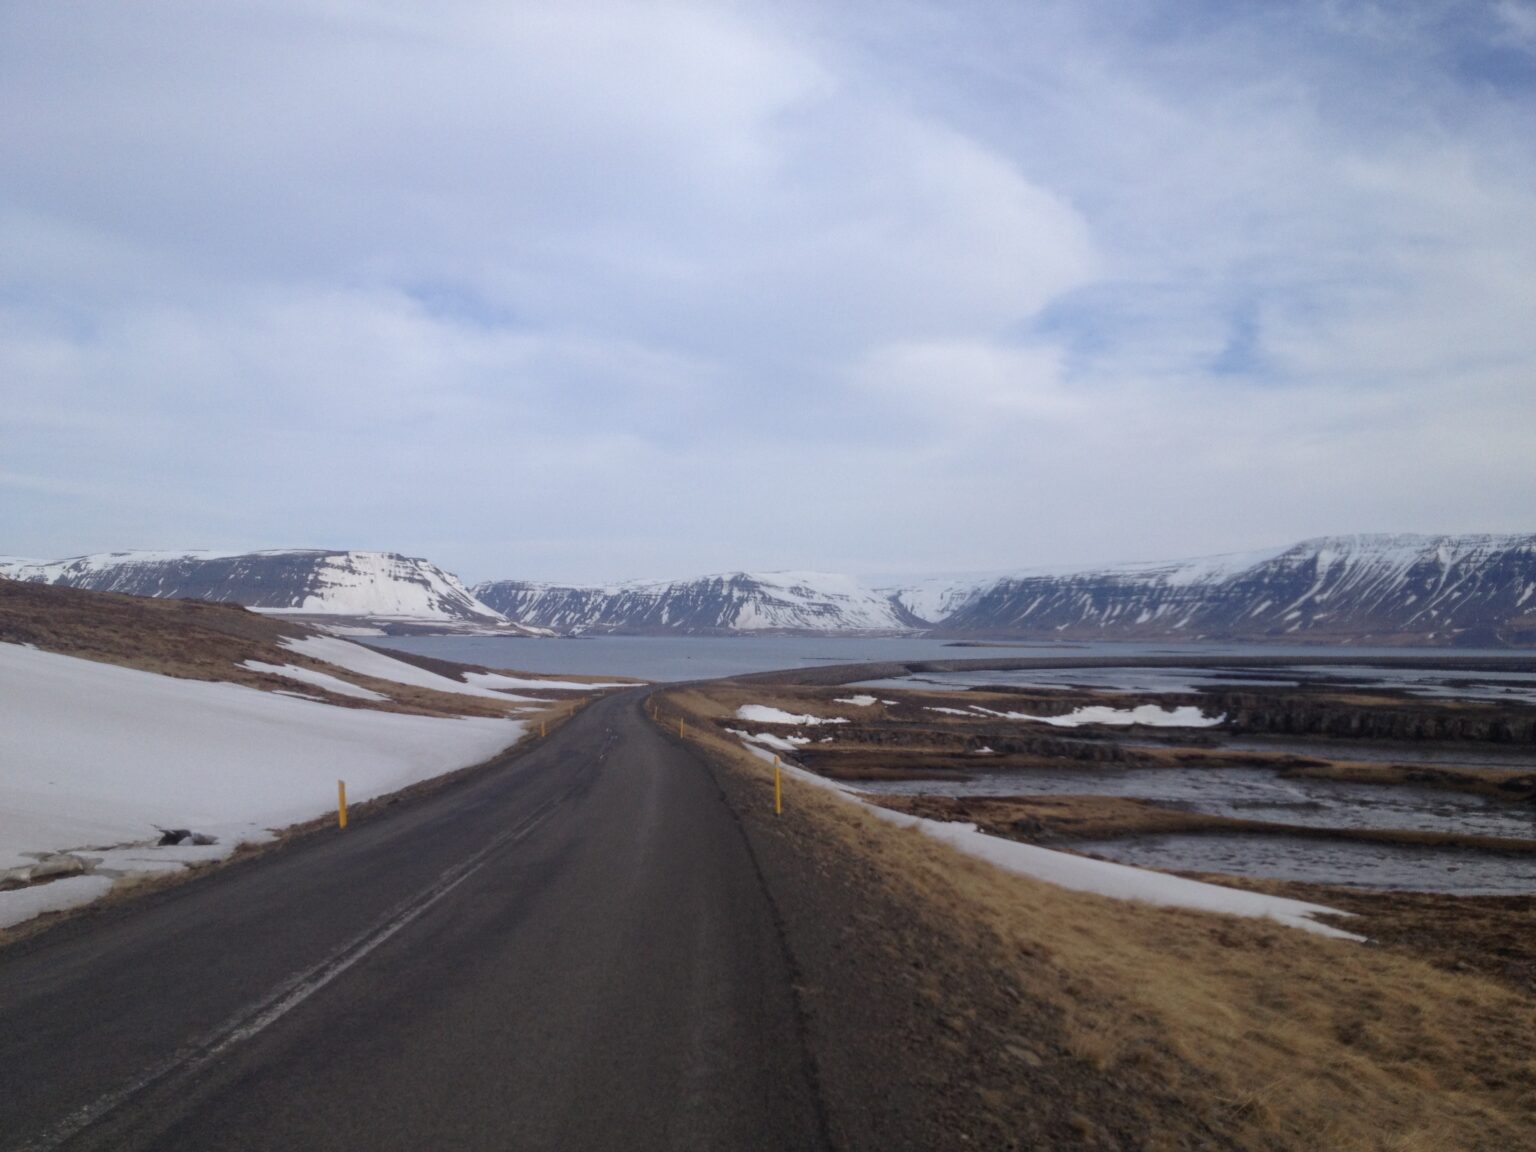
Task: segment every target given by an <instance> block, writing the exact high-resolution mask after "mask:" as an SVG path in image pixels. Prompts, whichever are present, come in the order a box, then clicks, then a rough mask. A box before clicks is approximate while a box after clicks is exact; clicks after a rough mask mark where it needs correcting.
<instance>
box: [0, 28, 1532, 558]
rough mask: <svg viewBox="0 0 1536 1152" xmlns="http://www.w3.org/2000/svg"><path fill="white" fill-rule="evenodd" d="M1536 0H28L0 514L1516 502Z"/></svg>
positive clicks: (1127, 525) (502, 514) (271, 538)
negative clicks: (235, 3)
mask: <svg viewBox="0 0 1536 1152" xmlns="http://www.w3.org/2000/svg"><path fill="white" fill-rule="evenodd" d="M1530 12H1531V8H1530V6H1529V5H1523V4H1515V3H1505V4H1495V5H1488V6H1482V7H1478V6H1467V5H1450V4H1447V5H1439V4H1426V5H1416V6H1413V8H1412V9H1409V10H1403V9H1400V8H1399V7H1397V6H1391V7H1388V6H1380V5H1372V4H1365V3H1336V4H1325V3H1319V4H1316V5H1309V6H1303V8H1301V9H1299V10H1296V11H1294V12H1290V11H1288V12H1287V13H1285V14H1274V13H1268V12H1265V11H1262V10H1253V9H1247V8H1244V9H1235V8H1231V7H1229V6H1226V5H1215V4H1208V3H1180V4H1174V3H1164V2H1161V0H1138V2H1136V3H1134V4H1126V5H1121V4H1116V5H1099V4H1091V5H1083V4H1070V5H1069V4H1042V5H1030V6H1028V7H1027V8H1012V7H1008V6H996V5H974V6H965V7H963V8H955V7H953V6H949V5H933V4H927V3H916V2H914V3H911V4H905V5H884V4H882V5H876V6H870V7H860V6H858V5H856V4H852V5H847V6H842V5H839V6H821V5H803V6H795V5H793V4H789V5H774V6H767V5H759V4H719V5H714V4H660V5H647V6H644V7H637V6H629V5H615V4H601V3H572V4H560V5H554V4H529V5H512V6H508V5H499V4H490V3H467V2H466V3H456V4H449V5H442V6H437V7H435V8H433V9H432V10H431V11H427V10H423V9H421V8H419V7H417V6H412V5H405V4H398V3H392V2H383V0H378V2H363V0H348V2H346V3H339V4H338V3H304V2H299V0H293V2H289V3H277V4H272V5H266V6H261V7H258V8H248V9H240V10H232V9H217V8H209V7H207V6H204V5H195V4H189V3H170V2H163V3H155V4H149V5H140V6H136V7H135V8H134V9H132V10H131V11H130V10H128V9H124V8H121V7H120V6H115V5H106V4H85V5H79V6H73V7H67V6H59V5H54V6H12V7H11V8H9V9H6V10H5V12H4V14H3V15H0V45H5V47H0V100H3V101H4V102H5V106H6V107H7V109H8V110H10V111H11V112H12V115H9V116H8V117H7V118H6V119H5V123H4V126H3V127H0V148H3V149H4V152H5V155H6V156H7V165H6V172H5V175H4V176H3V177H0V248H3V249H4V250H5V251H6V253H7V260H6V261H5V262H4V264H3V266H0V401H3V403H0V453H3V458H4V459H5V461H6V467H5V471H4V473H3V474H0V492H3V493H4V503H3V504H0V551H14V552H27V553H35V554H49V553H60V554H62V553H65V552H79V551H83V550H87V549H96V548H106V547H122V546H135V545H157V546H179V545H186V544H188V543H204V544H213V543H219V544H228V545H232V546H244V545H249V546H277V545H285V544H323V545H327V546H341V545H367V546H374V547H391V548H394V547H398V548H402V549H405V550H413V551H420V552H425V553H428V554H430V555H433V556H434V558H437V559H440V560H441V561H443V562H444V563H447V564H448V565H449V566H451V567H458V568H460V569H462V570H463V571H464V573H465V574H466V575H469V576H472V577H492V576H518V575H527V576H542V577H569V578H578V577H583V576H603V577H608V576H625V575H633V574H641V573H653V574H683V573H686V572H688V571H690V570H692V569H695V568H698V569H719V568H726V567H731V566H735V565H737V564H752V565H758V566H773V565H778V566H785V567H789V566H798V567H836V566H842V567H848V568H853V569H866V570H867V569H884V570H891V569H914V568H972V567H974V568H1001V567H1006V566H1010V565H1015V564H1026V563H1035V562H1049V561H1053V560H1057V559H1061V560H1073V559H1079V558H1082V559H1106V558H1113V557H1116V556H1120V555H1128V554H1138V555H1148V556H1156V555H1171V554H1178V553H1188V552H1198V551H1212V550H1222V549H1226V548H1236V547H1244V546H1248V545H1250V544H1252V545H1261V544H1268V543H1277V542H1280V541H1282V540H1284V539H1285V538H1287V537H1289V536H1291V535H1298V536H1299V535H1308V534H1313V533H1315V532H1318V531H1324V530H1334V529H1340V530H1370V529H1374V528H1392V529H1424V530H1456V529H1469V530H1470V529H1511V530H1512V529H1516V528H1520V527H1527V528H1528V527H1530V525H1529V523H1528V521H1529V516H1530V514H1531V509H1532V508H1536V476H1533V475H1532V474H1531V471H1530V469H1529V468H1528V466H1526V464H1525V461H1526V458H1527V453H1528V450H1527V449H1526V448H1525V447H1524V441H1525V439H1527V438H1528V435H1529V432H1530V430H1531V429H1532V428H1533V427H1536V420H1533V416H1536V413H1533V412H1532V406H1531V400H1530V390H1529V388H1528V386H1527V385H1526V382H1527V381H1528V380H1529V373H1530V366H1531V364H1532V363H1533V362H1536V335H1533V334H1536V289H1533V287H1532V285H1533V284H1536V275H1533V273H1536V235H1533V234H1532V233H1531V230H1530V229H1529V227H1528V226H1527V222H1528V221H1529V220H1530V219H1531V218H1532V212H1533V209H1536V204H1533V202H1532V201H1533V194H1532V193H1531V192H1530V189H1531V188H1533V187H1536V180H1533V179H1532V177H1533V176H1536V171H1533V169H1536V163H1533V162H1536V145H1533V143H1532V140H1531V138H1530V135H1529V131H1528V124H1529V123H1530V114H1531V113H1532V112H1533V111H1536V109H1533V108H1532V103H1533V102H1536V96H1533V94H1532V92H1531V91H1530V90H1529V88H1528V87H1522V86H1521V84H1520V83H1519V82H1518V79H1517V72H1518V70H1517V69H1512V68H1511V67H1510V66H1509V65H1508V60H1507V53H1510V52H1527V51H1528V50H1529V44H1530V40H1529V36H1528V31H1529V16H1530ZM1501 53H1503V54H1506V55H1500V54H1501Z"/></svg>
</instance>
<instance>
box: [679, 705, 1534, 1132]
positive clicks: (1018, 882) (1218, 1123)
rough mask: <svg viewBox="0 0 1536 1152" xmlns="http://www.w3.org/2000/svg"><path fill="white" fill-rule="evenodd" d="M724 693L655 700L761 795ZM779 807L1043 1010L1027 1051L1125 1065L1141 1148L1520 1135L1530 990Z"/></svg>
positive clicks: (817, 798) (1115, 1068)
mask: <svg viewBox="0 0 1536 1152" xmlns="http://www.w3.org/2000/svg"><path fill="white" fill-rule="evenodd" d="M750 695H751V696H752V698H753V699H754V700H756V701H759V702H764V703H770V702H779V703H782V704H783V706H786V707H788V706H789V704H788V703H787V698H784V699H781V700H777V701H771V700H769V699H766V698H765V696H764V693H763V692H762V691H761V690H757V691H754V692H752V693H750ZM738 702H740V697H739V696H738V695H737V694H735V693H733V692H729V691H728V692H723V693H718V694H715V693H711V694H708V695H706V694H705V693H703V692H701V691H698V690H689V691H674V692H671V693H668V694H667V695H666V696H664V697H663V698H662V700H661V702H660V708H661V710H662V712H663V714H664V716H665V717H671V716H673V715H677V714H682V715H683V716H685V717H687V718H688V719H689V720H690V723H689V726H688V731H689V737H690V739H692V740H693V741H694V742H695V743H696V744H697V745H698V746H699V747H700V748H701V749H703V750H704V751H706V752H707V753H708V754H709V755H710V756H711V757H712V758H713V759H715V760H716V761H717V762H718V763H720V764H721V765H722V766H724V768H725V770H727V771H729V772H732V773H738V774H741V775H743V776H745V777H748V778H749V779H751V780H752V781H753V782H754V784H755V786H756V787H757V788H759V789H760V790H762V791H763V792H766V791H767V789H769V788H770V787H771V784H770V774H771V769H770V768H769V767H768V766H767V765H765V764H763V763H762V762H761V761H758V760H757V759H755V758H754V757H752V756H750V755H748V754H747V753H745V752H744V751H743V750H742V749H741V748H740V746H739V744H737V743H736V742H735V741H733V740H731V739H729V738H728V737H724V736H722V735H721V734H719V732H718V729H717V726H716V724H715V721H716V720H718V719H719V718H722V717H724V716H728V715H729V714H730V713H731V712H732V711H733V710H734V707H735V705H736V703H738ZM787 803H788V804H790V805H792V806H793V807H794V810H795V812H796V814H797V816H799V817H801V818H804V819H806V820H809V821H811V822H813V823H814V825H815V826H816V827H817V829H819V832H818V842H819V843H820V844H821V845H823V846H824V848H825V851H826V853H827V855H828V857H829V860H830V863H829V864H828V865H827V866H828V867H834V868H835V867H839V866H852V862H854V861H858V862H860V863H861V864H864V865H867V864H868V863H869V862H871V861H873V862H874V863H875V864H876V865H877V866H878V868H879V869H880V872H881V874H882V876H883V877H885V878H886V879H887V880H888V883H889V884H890V886H891V887H892V888H893V889H895V890H897V891H899V893H900V894H901V895H902V898H903V899H904V900H905V901H906V902H908V903H909V904H910V905H911V906H912V908H913V909H914V915H923V916H940V917H943V918H946V919H947V920H948V921H949V922H950V923H951V924H953V925H954V926H955V934H956V938H957V939H960V940H963V941H964V942H965V944H964V947H965V948H966V950H967V953H968V955H969V956H970V958H971V959H972V961H973V962H974V964H976V965H978V966H981V967H982V968H984V969H987V970H991V971H994V972H995V971H1001V972H1005V973H1008V974H1010V975H1011V977H1012V979H1013V980H1014V982H1015V987H1016V992H1017V996H1018V998H1019V1002H1020V1004H1021V1005H1022V1004H1033V1005H1036V1006H1039V1005H1045V1006H1047V1007H1049V1008H1050V1009H1052V1010H1053V1015H1052V1017H1051V1018H1054V1019H1055V1020H1056V1021H1057V1024H1056V1034H1055V1035H1052V1036H1047V1037H1040V1036H1035V1037H1033V1038H1032V1040H1033V1043H1034V1044H1035V1047H1036V1048H1037V1049H1039V1048H1045V1049H1048V1050H1052V1051H1057V1052H1060V1053H1062V1054H1063V1059H1065V1060H1068V1061H1075V1062H1077V1063H1078V1064H1080V1065H1081V1066H1082V1067H1083V1068H1085V1069H1087V1070H1091V1072H1092V1073H1093V1074H1094V1075H1099V1076H1108V1077H1112V1078H1116V1079H1119V1080H1123V1081H1124V1082H1125V1084H1126V1085H1127V1086H1128V1087H1127V1092H1128V1093H1134V1094H1135V1095H1136V1097H1137V1099H1143V1100H1145V1101H1146V1115H1147V1125H1148V1127H1147V1139H1146V1143H1145V1146H1146V1147H1149V1148H1158V1147H1166V1148H1175V1147H1194V1146H1202V1141H1201V1138H1200V1133H1202V1132H1204V1133H1216V1134H1220V1136H1221V1137H1222V1144H1224V1145H1225V1146H1235V1147H1239V1148H1252V1149H1277V1150H1278V1149H1294V1150H1301V1149H1306V1150H1309V1152H1310V1150H1314V1149H1336V1150H1341V1152H1342V1150H1358V1152H1388V1150H1397V1152H1404V1150H1410V1149H1436V1150H1437V1152H1438V1150H1444V1149H1487V1150H1490V1152H1491V1150H1498V1152H1511V1150H1516V1149H1531V1148H1536V1094H1533V1093H1532V1091H1531V1088H1530V1085H1531V1083H1532V1075H1533V1073H1536V1046H1533V1043H1532V1037H1533V1036H1536V1000H1533V998H1532V997H1531V996H1529V995H1522V994H1520V993H1519V992H1517V991H1514V990H1512V989H1510V988H1508V987H1505V986H1501V985H1500V984H1499V983H1497V982H1495V981H1493V980H1490V979H1488V978H1486V977H1484V976H1482V975H1479V974H1477V973H1449V972H1444V971H1441V970H1439V969H1437V968H1435V967H1433V966H1432V965H1430V964H1427V963H1424V962H1422V961H1419V960H1416V959H1413V958H1410V957H1406V956H1402V955H1398V954H1395V953H1392V952H1390V951H1386V950H1383V949H1379V948H1373V947H1369V946H1362V945H1358V944H1353V943H1349V942H1340V941H1331V940H1325V939H1321V938H1318V937H1314V936H1311V935H1308V934H1306V933H1303V932H1300V931H1296V930H1294V929H1288V928H1283V927H1279V926H1276V925H1273V924H1269V923H1266V922H1263V921H1254V920H1243V919H1238V918H1233V917H1220V916H1212V915H1206V914H1201V913H1196V912H1189V911H1182V910H1170V909H1154V908H1150V907H1146V906H1143V905H1138V904H1134V903H1129V902H1122V901H1115V900H1109V899H1106V898H1101V897H1096V896H1092V895H1088V894H1082V893H1073V892H1067V891H1065V890H1063V889H1060V888H1055V887H1053V886H1051V885H1048V884H1044V883H1040V882H1036V881H1033V880H1030V879H1028V878H1024V877H1018V876H1013V875H1010V874H1008V873H1004V872H1002V871H1000V870H998V869H996V868H994V867H992V866H990V865H987V864H985V863H983V862H981V861H977V860H974V859H971V858H968V857H966V856H964V855H962V854H960V853H957V852H955V851H953V850H951V849H949V848H947V847H946V846H944V845H941V844H938V843H937V842H935V841H933V840H932V839H930V838H928V837H926V836H923V835H922V834H921V833H918V832H915V831H911V830H906V829H900V828H895V827H892V826H890V825H888V824H886V823H884V822H882V821H880V820H877V819H875V818H874V817H873V816H871V815H870V814H869V813H868V812H867V811H865V810H863V809H861V808H860V807H858V806H856V805H854V804H851V803H849V802H848V801H846V800H844V799H842V798H840V797H837V796H836V795H834V794H831V793H829V792H826V791H825V790H822V789H818V788H814V787H808V786H805V785H803V784H797V783H794V782H791V783H790V784H789V786H788V794H787ZM838 861H842V862H843V863H842V865H839V863H838ZM956 1007H957V1010H961V1011H963V1009H964V1005H963V1004H962V1005H957V1006H956ZM1022 1014H1023V1009H1022V1008H1021V1016H1022ZM1033 1018H1034V1019H1036V1020H1037V1021H1038V1019H1039V1015H1038V1013H1037V1014H1036V1015H1035V1016H1034V1017H1033ZM989 1026H992V1027H995V1028H996V1029H997V1030H998V1032H999V1034H1006V1033H1007V1032H1008V1031H1009V1029H1010V1024H1009V1022H1007V1021H1002V1022H991V1023H990V1025H989ZM936 1058H938V1057H937V1056H936ZM1149 1084H1155V1085H1157V1086H1158V1087H1157V1089H1156V1091H1153V1090H1152V1089H1150V1088H1148V1087H1147V1086H1148V1085H1149ZM1154 1096H1163V1097H1167V1098H1169V1099H1172V1100H1173V1101H1175V1102H1176V1106H1173V1107H1166V1106H1161V1105H1154V1104H1153V1103H1152V1101H1153V1098H1154ZM998 1107H1000V1108H1003V1109H1007V1108H1011V1107H1016V1108H1020V1109H1023V1108H1028V1107H1030V1102H1029V1101H1028V1100H1027V1099H1023V1098H1020V1099H1017V1100H1012V1101H1000V1102H999V1103H998Z"/></svg>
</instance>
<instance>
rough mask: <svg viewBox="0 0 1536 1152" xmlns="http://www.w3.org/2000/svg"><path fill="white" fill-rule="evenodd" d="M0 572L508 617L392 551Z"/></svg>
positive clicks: (461, 617) (167, 559) (317, 606)
mask: <svg viewBox="0 0 1536 1152" xmlns="http://www.w3.org/2000/svg"><path fill="white" fill-rule="evenodd" d="M0 574H4V575H8V576H10V577H11V578H12V579H17V580H31V581H37V582H40V583H45V584H61V585H65V586H67V587H71V588H86V589H89V590H91V591H95V592H121V593H124V594H126V595H130V596H156V597H171V598H175V599H183V600H186V599H198V600H215V601H223V602H228V603H235V604H243V605H245V606H246V607H248V608H255V609H258V610H261V611H269V612H291V613H295V614H304V615H311V616H337V617H355V618H368V619H378V620H398V621H415V622H422V623H432V622H442V623H448V622H458V623H469V624H485V625H495V624H500V623H504V622H505V621H504V618H503V617H502V616H501V615H500V613H498V612H496V611H495V610H494V609H492V608H488V607H487V606H486V605H484V604H482V603H480V602H479V601H478V600H476V599H475V598H474V597H473V596H471V595H470V594H469V592H468V591H467V590H466V589H465V588H464V586H463V585H462V584H460V583H459V581H458V579H457V578H456V577H454V576H452V575H450V574H448V573H447V572H444V571H443V570H442V569H440V568H438V567H436V566H435V565H433V564H430V563H428V562H427V561H425V560H420V559H416V558H413V557H408V556H401V555H399V554H397V553H394V552H328V551H314V550H303V551H272V552H248V553H242V554H223V553H209V552H185V553H163V552H112V553H102V554H98V555H94V556H79V557H75V558H73V559H70V560H58V561H52V562H48V563H26V562H23V563H19V564H12V565H10V566H8V567H7V568H6V569H5V570H3V572H0Z"/></svg>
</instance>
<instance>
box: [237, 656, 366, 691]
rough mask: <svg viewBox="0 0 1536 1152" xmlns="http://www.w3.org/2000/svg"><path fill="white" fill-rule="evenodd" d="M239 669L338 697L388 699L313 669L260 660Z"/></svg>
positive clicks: (248, 662) (249, 662)
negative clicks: (267, 662) (288, 681)
mask: <svg viewBox="0 0 1536 1152" xmlns="http://www.w3.org/2000/svg"><path fill="white" fill-rule="evenodd" d="M240 667H242V668H248V669H249V670H250V671H252V672H265V673H266V674H267V675H269V676H281V677H282V678H283V679H285V680H297V681H298V682H299V683H301V684H311V685H313V686H314V687H316V688H324V689H325V690H326V691H327V692H334V693H336V694H337V695H338V696H351V697H353V698H354V699H357V700H388V699H389V697H388V696H386V695H384V693H382V692H374V691H373V690H371V689H369V688H361V687H359V686H358V685H356V684H353V683H350V682H349V681H346V680H343V679H341V678H340V677H337V676H331V675H328V674H327V673H325V672H317V671H316V670H315V669H313V668H300V667H299V666H298V665H297V664H263V663H262V662H261V661H260V660H247V661H245V663H243V664H241V665H240ZM308 699H313V697H308Z"/></svg>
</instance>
